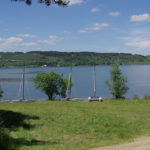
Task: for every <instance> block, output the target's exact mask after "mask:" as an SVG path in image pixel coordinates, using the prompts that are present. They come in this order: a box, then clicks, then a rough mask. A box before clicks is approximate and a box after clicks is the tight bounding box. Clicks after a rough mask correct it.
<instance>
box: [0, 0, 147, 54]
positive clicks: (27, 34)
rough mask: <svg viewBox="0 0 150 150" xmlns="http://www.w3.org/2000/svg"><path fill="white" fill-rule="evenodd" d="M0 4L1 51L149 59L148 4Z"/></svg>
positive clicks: (92, 0) (85, 0) (127, 0)
mask: <svg viewBox="0 0 150 150" xmlns="http://www.w3.org/2000/svg"><path fill="white" fill-rule="evenodd" d="M37 1H38V0H33V4H32V5H31V6H27V5H25V3H24V2H18V3H16V2H11V0H1V1H0V51H1V52H2V51H3V52H6V51H8V52H14V51H22V52H27V51H66V52H79V51H92V52H119V53H132V54H142V55H150V9H149V6H150V0H70V5H69V6H68V7H65V8H62V7H58V6H56V5H51V6H50V7H46V6H45V5H43V4H38V3H37Z"/></svg>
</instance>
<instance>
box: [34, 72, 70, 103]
mask: <svg viewBox="0 0 150 150" xmlns="http://www.w3.org/2000/svg"><path fill="white" fill-rule="evenodd" d="M67 80H68V79H63V74H61V75H60V74H57V73H55V72H50V73H39V74H37V76H36V77H35V78H34V82H35V86H36V88H37V89H40V90H42V91H43V92H44V93H45V94H46V95H47V96H48V98H49V100H52V99H55V97H56V96H61V97H66V90H67V83H68V82H67Z"/></svg>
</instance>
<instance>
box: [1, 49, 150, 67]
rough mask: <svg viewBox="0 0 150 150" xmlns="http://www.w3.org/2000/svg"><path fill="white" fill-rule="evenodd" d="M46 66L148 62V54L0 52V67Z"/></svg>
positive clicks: (149, 61) (149, 59) (149, 60)
mask: <svg viewBox="0 0 150 150" xmlns="http://www.w3.org/2000/svg"><path fill="white" fill-rule="evenodd" d="M24 62H25V65H26V67H39V66H42V65H44V64H46V65H47V66H70V65H71V64H72V65H74V66H80V65H86V66H87V65H111V64H114V63H119V64H121V65H130V64H150V56H142V55H132V54H126V53H94V52H56V51H31V52H27V53H22V52H14V53H12V52H0V67H1V68H4V67H5V68H12V67H22V66H23V64H24Z"/></svg>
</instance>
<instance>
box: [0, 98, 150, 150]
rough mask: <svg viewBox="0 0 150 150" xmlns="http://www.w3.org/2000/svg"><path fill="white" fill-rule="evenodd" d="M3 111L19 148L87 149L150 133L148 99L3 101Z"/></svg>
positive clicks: (47, 149)
mask: <svg viewBox="0 0 150 150" xmlns="http://www.w3.org/2000/svg"><path fill="white" fill-rule="evenodd" d="M0 110H3V113H4V112H5V113H6V114H5V117H6V116H8V118H7V117H6V118H7V120H6V122H4V123H6V125H7V126H6V125H5V126H4V127H5V128H7V129H8V130H9V131H10V133H9V134H10V136H11V140H14V142H13V143H15V146H17V150H18V149H19V150H88V149H90V148H93V147H99V146H105V145H112V144H117V143H123V142H126V141H131V140H132V139H133V138H135V137H139V136H150V101H146V100H133V101H116V100H107V101H104V102H102V103H101V102H61V101H44V102H33V103H4V104H0ZM5 117H4V118H5ZM10 118H11V119H10Z"/></svg>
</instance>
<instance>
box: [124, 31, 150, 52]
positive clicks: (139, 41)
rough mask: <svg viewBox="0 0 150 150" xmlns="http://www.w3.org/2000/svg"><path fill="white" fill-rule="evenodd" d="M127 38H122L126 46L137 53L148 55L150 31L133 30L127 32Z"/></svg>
mask: <svg viewBox="0 0 150 150" xmlns="http://www.w3.org/2000/svg"><path fill="white" fill-rule="evenodd" d="M127 34H128V35H127V36H126V37H124V38H121V39H122V40H124V41H125V43H124V44H125V45H126V46H128V47H131V48H132V49H134V51H135V52H137V53H141V54H142V53H143V54H146V53H147V52H148V51H149V50H150V31H149V30H146V29H133V30H130V31H128V32H127Z"/></svg>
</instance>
